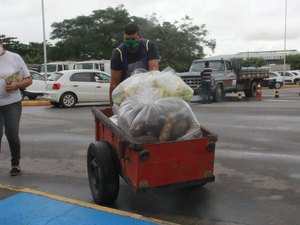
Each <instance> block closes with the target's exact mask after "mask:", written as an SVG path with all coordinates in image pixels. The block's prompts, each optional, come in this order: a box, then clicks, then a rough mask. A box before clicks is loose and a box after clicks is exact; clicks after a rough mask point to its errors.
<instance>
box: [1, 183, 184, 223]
mask: <svg viewBox="0 0 300 225" xmlns="http://www.w3.org/2000/svg"><path fill="white" fill-rule="evenodd" d="M0 188H3V189H7V190H11V191H17V192H25V193H30V194H35V195H39V196H43V197H47V198H51V199H55V200H58V201H62V202H67V203H71V204H75V205H80V206H83V207H87V208H92V209H96V210H101V211H104V212H108V213H113V214H117V215H122V216H127V217H131V218H134V219H139V220H144V221H149V222H153V223H156V224H160V225H178V224H176V223H171V222H168V221H163V220H159V219H154V218H150V217H144V216H142V215H139V214H136V213H130V212H126V211H122V210H119V209H113V208H109V207H105V206H101V205H95V204H92V203H88V202H83V201H80V200H75V199H70V198H66V197H62V196H58V195H53V194H48V193H45V192H42V191H36V190H33V189H30V188H23V187H16V186H12V185H7V184H0Z"/></svg>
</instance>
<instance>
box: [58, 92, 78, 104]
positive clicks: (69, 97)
mask: <svg viewBox="0 0 300 225" xmlns="http://www.w3.org/2000/svg"><path fill="white" fill-rule="evenodd" d="M76 102H77V100H76V96H75V95H74V94H73V93H64V94H63V95H62V96H61V98H60V104H61V105H62V107H64V108H71V107H74V106H75V104H76Z"/></svg>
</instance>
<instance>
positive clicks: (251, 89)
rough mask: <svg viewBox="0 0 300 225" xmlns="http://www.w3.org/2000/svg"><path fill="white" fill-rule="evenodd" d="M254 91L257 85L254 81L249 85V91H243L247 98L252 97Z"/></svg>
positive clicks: (254, 93)
mask: <svg viewBox="0 0 300 225" xmlns="http://www.w3.org/2000/svg"><path fill="white" fill-rule="evenodd" d="M256 90H257V84H256V82H255V81H253V82H251V84H250V89H247V90H245V91H244V93H245V96H246V97H247V98H250V97H254V96H255V95H256Z"/></svg>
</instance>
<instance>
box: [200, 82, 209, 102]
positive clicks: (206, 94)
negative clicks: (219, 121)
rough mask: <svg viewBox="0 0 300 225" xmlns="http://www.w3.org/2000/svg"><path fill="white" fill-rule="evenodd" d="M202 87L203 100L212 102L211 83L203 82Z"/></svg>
mask: <svg viewBox="0 0 300 225" xmlns="http://www.w3.org/2000/svg"><path fill="white" fill-rule="evenodd" d="M201 88H202V90H201V96H202V98H203V102H204V103H209V104H210V103H211V97H212V93H211V87H210V83H208V82H202V83H201Z"/></svg>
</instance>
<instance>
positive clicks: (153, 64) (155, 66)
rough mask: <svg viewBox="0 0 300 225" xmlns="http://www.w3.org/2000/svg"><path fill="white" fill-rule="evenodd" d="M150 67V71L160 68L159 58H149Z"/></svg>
mask: <svg viewBox="0 0 300 225" xmlns="http://www.w3.org/2000/svg"><path fill="white" fill-rule="evenodd" d="M148 68H149V71H151V70H158V69H159V65H158V60H157V59H151V60H149V61H148Z"/></svg>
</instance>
